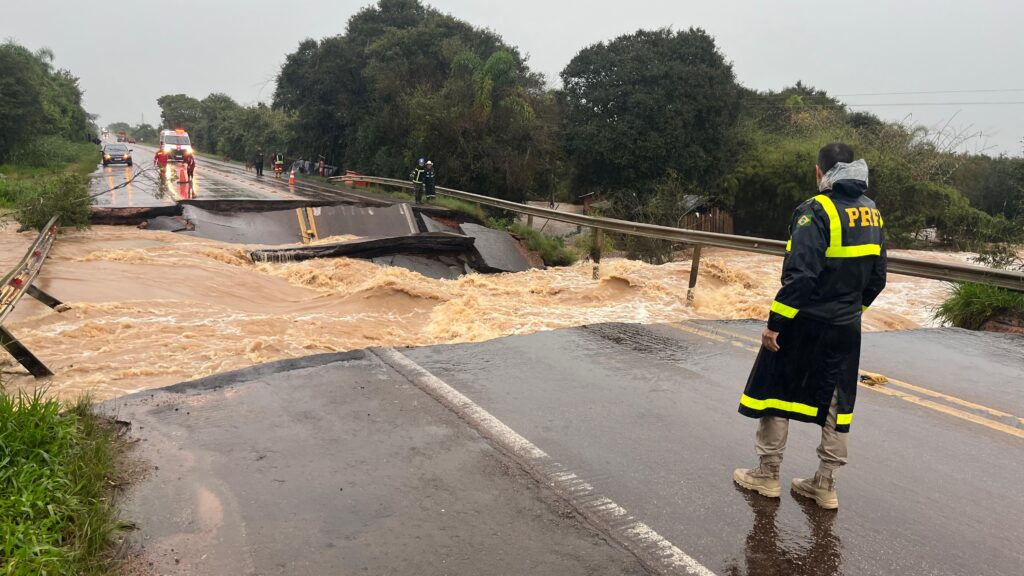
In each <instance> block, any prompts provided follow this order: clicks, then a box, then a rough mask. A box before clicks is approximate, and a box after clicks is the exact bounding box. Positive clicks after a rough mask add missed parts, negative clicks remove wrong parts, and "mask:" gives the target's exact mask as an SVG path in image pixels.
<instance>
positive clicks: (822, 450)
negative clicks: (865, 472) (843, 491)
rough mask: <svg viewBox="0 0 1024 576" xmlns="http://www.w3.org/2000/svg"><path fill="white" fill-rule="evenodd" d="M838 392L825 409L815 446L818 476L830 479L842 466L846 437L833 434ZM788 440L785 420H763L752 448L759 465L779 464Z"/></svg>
mask: <svg viewBox="0 0 1024 576" xmlns="http://www.w3.org/2000/svg"><path fill="white" fill-rule="evenodd" d="M838 398H839V389H838V388H836V392H835V394H833V395H832V405H831V406H829V409H828V419H827V420H825V425H824V426H822V427H821V443H820V444H818V460H819V461H820V463H819V465H818V473H819V474H821V475H822V476H825V477H828V478H834V477H835V473H836V470H838V469H839V468H840V467H841V466H843V465H844V464H846V446H847V444H846V443H847V436H848V434H846V433H841V432H836V414H837V413H838ZM788 438H789V419H788V418H780V417H778V416H764V417H762V418H761V419H760V420H759V423H758V426H757V442H756V443H755V448H756V449H757V455H758V456H760V457H761V462H762V463H763V464H774V465H776V466H778V465H780V464H782V455H783V452H785V451H786V440H787V439H788Z"/></svg>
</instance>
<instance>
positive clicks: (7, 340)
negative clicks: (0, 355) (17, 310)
mask: <svg viewBox="0 0 1024 576" xmlns="http://www.w3.org/2000/svg"><path fill="white" fill-rule="evenodd" d="M58 219H59V216H54V217H53V218H51V219H50V221H49V223H47V224H46V226H45V227H44V228H43V231H42V232H40V234H39V237H38V238H36V241H35V242H33V243H32V246H31V247H29V249H28V252H26V253H25V255H24V256H23V257H22V258H21V260H20V261H19V262H18V264H17V265H15V267H14V268H13V269H11V271H10V272H8V273H7V274H6V275H5V276H4V278H3V281H2V284H0V347H3V348H4V349H6V350H7V351H8V352H10V353H11V355H12V356H14V358H15V359H16V360H18V362H20V363H21V365H22V366H24V367H25V368H26V369H28V371H29V372H30V373H31V374H32V375H33V376H35V377H37V378H39V377H43V376H50V375H52V374H53V373H52V372H50V370H49V368H47V367H46V366H45V365H44V364H43V363H42V362H41V361H40V360H39V359H38V358H36V357H35V356H34V355H33V354H32V353H31V352H29V351H28V349H27V348H25V346H24V345H23V344H21V342H19V341H18V339H17V338H15V337H14V336H13V335H11V333H10V332H8V331H7V329H6V328H4V327H3V325H2V324H3V321H4V320H5V319H6V318H7V316H8V315H9V314H10V313H11V312H12V311H13V310H14V307H15V306H16V305H17V304H18V301H19V300H21V297H22V296H24V295H25V294H28V295H29V296H32V297H33V298H36V299H38V300H39V301H41V302H42V303H44V304H46V305H47V306H49V307H51V308H53V309H55V310H57V311H63V310H66V309H67V307H66V306H65V305H64V304H63V303H61V302H60V301H59V300H57V299H56V298H54V297H52V296H50V295H49V294H47V293H46V292H43V291H42V290H40V289H38V288H36V287H35V286H33V285H32V282H34V281H35V279H36V276H38V275H39V271H40V270H42V268H43V262H44V261H45V260H46V257H47V255H49V253H50V248H51V247H52V246H53V241H54V239H55V238H56V236H57V220H58Z"/></svg>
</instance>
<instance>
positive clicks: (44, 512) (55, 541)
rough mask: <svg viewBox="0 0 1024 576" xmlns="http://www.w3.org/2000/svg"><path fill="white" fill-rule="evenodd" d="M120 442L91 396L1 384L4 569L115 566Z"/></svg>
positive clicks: (25, 573) (89, 570)
mask: <svg viewBox="0 0 1024 576" xmlns="http://www.w3.org/2000/svg"><path fill="white" fill-rule="evenodd" d="M117 442H118V441H117V434H116V432H115V431H114V430H113V428H112V426H111V425H110V424H109V423H108V422H107V421H105V420H103V419H101V418H99V417H97V416H96V415H94V414H93V413H92V412H91V410H90V408H89V402H88V400H81V401H79V402H77V403H76V404H74V405H70V406H66V405H62V404H61V403H60V402H59V401H57V400H54V399H47V398H44V397H43V395H42V393H40V392H37V393H35V394H32V395H28V394H25V393H11V392H8V391H6V390H3V389H2V388H0V462H2V466H0V574H4V575H7V576H15V575H16V576H29V575H39V574H50V575H69V576H71V575H82V576H99V575H102V574H111V573H112V572H116V561H115V560H114V558H113V555H112V553H111V552H112V546H111V544H112V539H113V537H114V535H115V534H116V532H117V530H118V524H117V521H116V519H115V516H114V511H113V506H112V503H111V487H112V486H114V485H116V484H117V482H115V480H114V479H115V477H116V475H117V471H118V469H119V454H120V451H119V450H118V447H117Z"/></svg>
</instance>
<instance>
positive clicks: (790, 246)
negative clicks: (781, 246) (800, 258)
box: [786, 238, 793, 252]
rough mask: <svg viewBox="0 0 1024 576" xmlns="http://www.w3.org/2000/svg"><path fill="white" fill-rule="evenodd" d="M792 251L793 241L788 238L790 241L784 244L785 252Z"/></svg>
mask: <svg viewBox="0 0 1024 576" xmlns="http://www.w3.org/2000/svg"><path fill="white" fill-rule="evenodd" d="M792 251H793V239H792V238H790V239H789V240H788V241H787V242H786V252H792Z"/></svg>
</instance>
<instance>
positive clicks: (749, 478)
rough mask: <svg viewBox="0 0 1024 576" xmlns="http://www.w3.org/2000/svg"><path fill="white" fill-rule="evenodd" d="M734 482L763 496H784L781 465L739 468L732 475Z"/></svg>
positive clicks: (764, 464)
mask: <svg viewBox="0 0 1024 576" xmlns="http://www.w3.org/2000/svg"><path fill="white" fill-rule="evenodd" d="M732 479H733V481H734V482H736V483H737V484H739V485H740V487H742V488H746V489H747V490H753V491H754V492H757V493H758V494H760V495H761V496H767V497H768V498H778V497H779V496H780V495H782V487H781V486H780V485H779V465H778V464H770V463H765V462H762V463H761V465H759V466H758V467H757V468H749V469H748V468H737V469H736V471H735V472H733V473H732Z"/></svg>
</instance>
